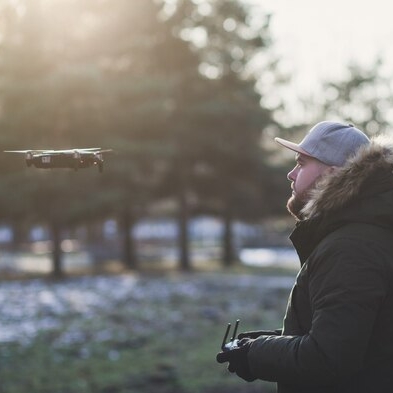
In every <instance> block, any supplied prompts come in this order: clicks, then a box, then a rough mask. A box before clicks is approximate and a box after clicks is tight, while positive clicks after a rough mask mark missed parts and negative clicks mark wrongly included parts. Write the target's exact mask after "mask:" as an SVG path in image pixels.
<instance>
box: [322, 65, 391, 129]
mask: <svg viewBox="0 0 393 393" xmlns="http://www.w3.org/2000/svg"><path fill="white" fill-rule="evenodd" d="M324 91H325V92H326V93H325V103H324V106H323V112H324V116H325V117H328V118H332V117H338V118H340V119H343V120H346V121H348V122H353V123H354V124H355V125H356V126H357V127H359V128H360V129H362V130H364V131H365V132H366V133H368V134H370V135H373V134H375V133H377V132H378V133H379V132H384V131H386V130H388V129H389V128H390V124H391V118H392V110H391V107H392V104H393V94H392V88H391V76H388V75H386V73H384V69H383V62H382V60H381V59H377V60H376V61H375V62H374V64H372V65H371V67H369V68H368V67H362V66H360V65H358V64H353V63H352V64H350V65H349V66H348V73H347V76H346V77H345V78H343V79H342V80H339V81H333V82H326V83H325V85H324Z"/></svg>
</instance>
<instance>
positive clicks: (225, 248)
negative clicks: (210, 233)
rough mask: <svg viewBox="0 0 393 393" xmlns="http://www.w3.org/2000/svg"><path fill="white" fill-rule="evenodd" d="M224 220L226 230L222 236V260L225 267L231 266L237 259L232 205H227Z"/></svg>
mask: <svg viewBox="0 0 393 393" xmlns="http://www.w3.org/2000/svg"><path fill="white" fill-rule="evenodd" d="M223 222H224V232H223V237H222V262H223V266H224V267H230V266H232V265H233V263H234V261H235V259H236V258H235V251H234V244H233V227H232V224H233V218H232V212H231V208H230V207H227V208H226V209H225V211H224V217H223Z"/></svg>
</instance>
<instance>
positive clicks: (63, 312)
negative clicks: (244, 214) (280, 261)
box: [0, 273, 294, 346]
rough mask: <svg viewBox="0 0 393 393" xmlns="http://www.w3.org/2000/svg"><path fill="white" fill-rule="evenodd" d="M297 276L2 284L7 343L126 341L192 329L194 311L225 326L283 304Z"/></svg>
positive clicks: (0, 317) (2, 338) (1, 335)
mask: <svg viewBox="0 0 393 393" xmlns="http://www.w3.org/2000/svg"><path fill="white" fill-rule="evenodd" d="M293 281H294V278H293V277H291V276H288V277H286V276H285V277H265V276H259V275H257V276H253V275H241V276H238V275H232V274H224V275H223V274H220V275H218V274H214V273H213V274H207V273H205V274H197V273H195V274H189V275H177V276H170V277H168V276H165V277H164V276H162V277H157V276H155V277H151V276H149V277H144V276H138V275H131V274H124V275H117V276H95V277H94V276H93V277H78V278H70V279H66V280H64V281H60V282H53V281H49V280H44V279H36V280H26V281H14V282H2V283H0V326H1V329H0V342H12V341H14V342H19V343H22V344H23V343H26V344H28V343H29V342H31V340H33V339H34V338H35V337H36V336H37V335H38V334H39V333H40V332H43V331H49V330H56V331H59V332H60V331H61V334H59V335H58V337H57V341H56V343H57V344H58V345H59V346H63V345H69V344H77V343H78V342H81V343H82V342H85V341H86V340H87V339H88V340H95V341H105V340H113V339H116V340H118V341H122V340H123V339H124V340H126V339H127V337H130V336H132V335H136V336H140V335H141V334H143V333H146V334H151V333H154V331H159V332H163V331H168V330H169V331H170V330H171V329H174V328H176V327H178V326H179V325H182V326H183V327H187V318H189V317H190V318H191V313H193V315H192V317H194V316H195V315H196V316H197V317H198V318H200V319H201V320H203V319H208V320H217V321H220V323H221V321H223V320H227V319H234V318H235V317H236V316H237V315H244V312H245V310H246V307H248V308H250V307H252V308H255V307H257V308H258V307H259V305H260V304H261V303H263V304H262V306H263V307H264V308H268V309H269V307H270V308H275V307H276V306H279V307H282V305H281V304H280V305H277V304H276V303H275V302H278V301H281V300H279V299H281V298H282V296H281V297H278V296H276V294H277V293H278V292H281V293H282V292H285V294H286V293H287V292H289V289H290V287H291V286H292V284H293ZM234 293H236V294H237V295H236V298H234V295H233V294H234ZM184 300H187V302H188V304H189V305H188V306H187V308H186V309H182V307H178V305H179V304H180V301H184ZM194 314H195V315H194ZM245 315H246V314H245ZM119 326H122V328H121V329H119ZM114 335H116V337H113V336H114ZM122 336H124V337H122Z"/></svg>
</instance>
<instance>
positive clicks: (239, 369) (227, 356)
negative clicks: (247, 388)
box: [216, 338, 256, 382]
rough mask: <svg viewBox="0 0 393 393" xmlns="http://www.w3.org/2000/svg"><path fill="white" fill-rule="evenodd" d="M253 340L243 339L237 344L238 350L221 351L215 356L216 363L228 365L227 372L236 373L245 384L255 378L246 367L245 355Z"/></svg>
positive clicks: (247, 366)
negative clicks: (226, 363)
mask: <svg viewBox="0 0 393 393" xmlns="http://www.w3.org/2000/svg"><path fill="white" fill-rule="evenodd" d="M252 342H253V340H251V339H249V338H243V339H242V340H240V341H239V342H238V348H235V349H231V350H230V351H223V352H220V353H218V354H217V358H216V359H217V362H218V363H225V362H229V364H228V371H229V372H231V373H236V374H237V375H238V376H239V377H240V378H243V379H244V380H245V381H247V382H252V381H255V380H256V378H255V377H254V376H253V375H252V374H251V371H250V367H249V365H248V359H247V354H248V350H249V349H250V346H251V344H252Z"/></svg>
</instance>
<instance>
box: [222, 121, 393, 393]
mask: <svg viewBox="0 0 393 393" xmlns="http://www.w3.org/2000/svg"><path fill="white" fill-rule="evenodd" d="M276 141H277V142H278V143H279V144H281V145H283V146H284V147H286V148H289V149H291V150H293V151H294V152H295V153H296V161H297V162H296V166H295V167H294V169H293V170H292V171H291V172H290V173H289V174H288V180H289V181H290V182H291V188H292V196H291V197H290V199H289V201H288V205H287V207H288V210H289V211H290V212H291V214H292V215H293V216H294V217H295V218H296V220H297V222H296V227H295V229H294V231H293V232H292V234H291V236H290V238H291V240H292V243H293V245H294V247H295V248H296V251H297V253H298V255H299V259H300V262H301V269H300V271H299V273H298V276H297V278H296V282H295V285H294V287H293V289H292V292H291V295H290V298H289V301H288V306H287V311H286V315H285V318H284V324H283V329H282V331H281V332H279V331H277V332H276V333H275V332H264V331H257V332H245V333H241V334H239V336H238V338H239V339H240V341H239V344H238V348H237V349H233V350H231V351H226V352H220V353H219V354H218V355H217V361H218V362H219V363H223V362H229V365H228V369H229V371H231V372H235V373H236V374H237V375H239V376H240V377H242V378H243V379H245V380H247V381H253V380H255V379H263V380H267V381H275V382H277V387H278V392H279V393H307V392H312V393H327V392H329V393H330V392H332V393H333V392H334V393H344V392H346V393H349V392H350V393H352V392H353V393H362V392H363V393H366V392H367V393H374V392H376V393H388V392H390V393H391V392H393V338H392V334H393V174H392V169H393V141H392V140H390V141H388V140H386V139H385V140H383V139H382V138H375V139H372V140H371V141H370V140H369V139H368V138H367V136H366V135H365V134H364V133H363V132H361V131H360V130H358V129H357V128H355V127H354V126H353V125H351V124H348V125H346V124H341V123H337V122H321V123H318V124H317V125H316V126H314V127H313V128H312V129H311V130H310V132H309V133H308V134H307V135H306V136H305V138H304V139H303V140H302V142H301V143H300V144H296V143H293V142H289V141H286V140H284V139H281V138H276Z"/></svg>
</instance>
